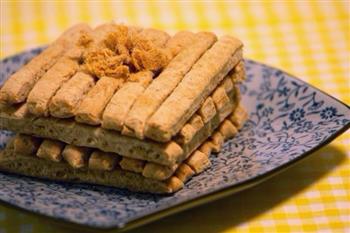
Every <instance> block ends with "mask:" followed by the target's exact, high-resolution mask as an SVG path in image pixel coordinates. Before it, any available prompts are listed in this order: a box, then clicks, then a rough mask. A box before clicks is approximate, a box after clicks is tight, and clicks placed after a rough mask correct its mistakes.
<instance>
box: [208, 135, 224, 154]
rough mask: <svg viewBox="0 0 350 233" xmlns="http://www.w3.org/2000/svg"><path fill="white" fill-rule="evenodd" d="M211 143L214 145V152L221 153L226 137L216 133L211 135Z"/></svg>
mask: <svg viewBox="0 0 350 233" xmlns="http://www.w3.org/2000/svg"><path fill="white" fill-rule="evenodd" d="M211 143H212V145H213V148H212V149H213V152H215V153H219V152H220V150H221V147H222V145H223V144H224V136H222V134H221V133H220V132H215V133H214V134H213V135H211Z"/></svg>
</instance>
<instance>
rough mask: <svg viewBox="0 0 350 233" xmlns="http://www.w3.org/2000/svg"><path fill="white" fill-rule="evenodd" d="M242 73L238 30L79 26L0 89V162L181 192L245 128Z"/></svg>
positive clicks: (56, 176)
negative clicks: (3, 138)
mask: <svg viewBox="0 0 350 233" xmlns="http://www.w3.org/2000/svg"><path fill="white" fill-rule="evenodd" d="M244 78H245V71H244V64H243V61H242V43H241V42H240V41H239V40H237V39H235V38H233V37H231V36H223V37H220V38H217V37H216V35H214V34H213V33H209V32H198V33H192V32H188V31H181V32H178V33H176V34H175V35H174V36H172V37H171V36H169V35H168V34H167V33H166V32H163V31H159V30H155V29H144V28H138V27H131V26H124V25H117V24H114V23H108V24H103V25H100V26H98V27H96V28H95V29H91V28H90V27H89V26H88V25H85V24H79V25H76V26H73V27H72V28H70V29H68V30H67V31H66V32H64V33H63V34H62V35H61V36H60V37H59V38H58V39H57V40H56V41H55V42H53V43H52V44H51V45H49V46H48V47H47V48H46V49H45V50H44V51H43V52H42V53H41V54H39V55H38V56H36V57H34V58H33V59H32V60H31V61H30V62H29V63H27V64H26V65H25V66H23V67H22V68H21V69H19V70H18V71H17V72H16V73H14V74H13V75H12V76H11V77H9V79H8V80H7V81H6V82H5V84H4V85H3V86H2V87H1V90H0V101H1V107H0V110H1V111H0V119H1V124H0V126H1V129H6V130H11V131H14V132H16V133H17V135H16V136H14V138H13V139H12V140H11V142H10V143H8V146H7V148H6V149H5V150H4V151H2V152H1V155H0V169H1V170H4V171H8V172H14V173H19V174H24V175H29V176H34V177H42V178H49V179H53V180H65V181H72V182H82V183H93V184H102V185H108V186H115V187H121V188H127V189H130V190H135V191H143V192H152V193H172V192H175V191H177V190H179V189H180V188H182V187H183V185H184V183H185V182H186V181H187V180H188V179H190V178H191V177H192V176H193V175H195V174H198V173H200V172H202V171H203V170H204V169H206V168H208V167H209V166H210V160H209V155H210V154H211V152H219V151H220V149H221V146H222V145H223V143H224V141H225V140H227V139H229V138H232V137H233V136H234V135H235V134H236V133H237V131H238V129H239V128H240V127H242V125H243V123H244V121H245V119H246V118H247V114H246V112H245V110H244V109H243V107H242V106H241V105H240V93H239V89H238V84H239V83H240V82H241V81H242V80H244Z"/></svg>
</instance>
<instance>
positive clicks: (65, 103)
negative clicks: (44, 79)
mask: <svg viewBox="0 0 350 233" xmlns="http://www.w3.org/2000/svg"><path fill="white" fill-rule="evenodd" d="M114 29H115V25H114V24H109V23H108V24H102V25H100V26H98V27H96V28H95V29H94V30H93V32H92V33H91V38H87V39H92V41H91V43H90V44H89V45H88V46H89V48H90V47H97V46H101V45H100V44H101V43H102V42H103V40H104V39H105V37H106V36H107V34H108V33H110V32H112V31H113V30H114ZM94 85H95V81H94V78H93V77H92V76H91V75H90V74H85V73H83V72H78V73H76V74H75V75H74V76H73V77H72V78H71V79H70V80H68V81H67V82H66V83H65V84H63V85H62V87H61V88H60V89H59V90H58V91H57V93H56V95H55V96H54V97H53V98H52V100H51V102H50V105H49V109H50V114H51V115H52V116H55V117H59V118H67V117H72V116H74V114H75V112H76V110H77V108H78V106H79V103H80V102H81V101H82V99H83V98H84V97H85V95H86V94H87V92H88V91H89V90H90V89H91V88H92V87H93V86H94Z"/></svg>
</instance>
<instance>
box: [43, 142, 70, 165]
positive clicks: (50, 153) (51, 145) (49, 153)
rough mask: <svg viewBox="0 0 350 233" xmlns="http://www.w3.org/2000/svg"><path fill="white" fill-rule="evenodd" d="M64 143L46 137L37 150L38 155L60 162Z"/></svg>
mask: <svg viewBox="0 0 350 233" xmlns="http://www.w3.org/2000/svg"><path fill="white" fill-rule="evenodd" d="M64 145H65V144H64V143H63V142H60V141H56V140H49V139H45V140H44V141H43V142H42V143H41V145H40V147H39V149H38V151H37V152H36V156H38V157H39V158H43V159H47V160H50V161H53V162H60V161H61V160H62V150H63V148H64Z"/></svg>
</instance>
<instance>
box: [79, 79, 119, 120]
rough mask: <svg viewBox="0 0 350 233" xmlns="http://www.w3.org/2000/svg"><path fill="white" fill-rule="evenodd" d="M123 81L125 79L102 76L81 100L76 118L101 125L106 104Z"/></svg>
mask: <svg viewBox="0 0 350 233" xmlns="http://www.w3.org/2000/svg"><path fill="white" fill-rule="evenodd" d="M123 82H124V80H123V79H116V78H110V77H106V76H105V77H102V78H100V79H99V80H98V81H97V83H96V85H95V86H94V87H93V88H92V89H91V90H90V91H89V92H88V94H87V95H86V96H85V98H84V99H83V100H82V101H81V103H80V105H79V107H78V109H77V111H76V116H75V120H76V121H78V122H82V123H86V124H90V125H99V124H100V123H101V120H102V114H103V111H104V109H105V107H106V105H107V104H108V102H109V101H110V99H111V98H112V96H113V95H114V93H115V91H116V90H117V89H118V88H120V86H121V85H122V84H123Z"/></svg>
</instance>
